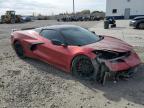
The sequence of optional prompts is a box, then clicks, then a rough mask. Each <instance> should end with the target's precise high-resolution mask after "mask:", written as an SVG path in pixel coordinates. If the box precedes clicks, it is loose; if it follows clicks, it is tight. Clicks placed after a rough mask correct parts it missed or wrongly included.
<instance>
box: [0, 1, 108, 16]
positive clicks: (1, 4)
mask: <svg viewBox="0 0 144 108" xmlns="http://www.w3.org/2000/svg"><path fill="white" fill-rule="evenodd" d="M72 2H73V0H0V14H4V13H5V11H6V10H16V12H17V14H25V15H31V14H32V13H33V12H35V14H39V13H41V14H44V15H50V14H58V13H63V12H72ZM75 8H76V11H81V10H84V9H90V10H91V11H93V10H100V11H105V8H106V0H75Z"/></svg>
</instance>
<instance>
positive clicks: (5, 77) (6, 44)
mask: <svg viewBox="0 0 144 108" xmlns="http://www.w3.org/2000/svg"><path fill="white" fill-rule="evenodd" d="M53 24H62V22H56V21H35V22H30V23H25V24H14V25H11V24H1V25H0V108H144V86H143V85H144V73H143V70H144V66H143V65H141V66H140V67H139V69H138V70H137V74H136V75H135V76H134V77H133V78H130V79H129V81H119V82H117V83H113V81H107V83H106V85H105V86H102V85H100V84H98V83H96V82H94V81H84V80H79V79H76V78H74V77H72V76H71V75H70V74H66V73H64V72H62V71H60V70H58V69H56V68H54V67H52V66H50V65H48V64H45V63H43V62H41V61H38V60H34V59H26V60H21V59H19V58H18V57H17V56H16V54H15V53H14V51H13V49H12V47H11V45H10V32H11V29H13V28H17V29H20V28H24V27H34V26H35V27H40V26H46V25H53ZM66 24H67V23H66ZM69 24H75V25H80V26H82V27H84V28H90V29H91V30H94V31H96V33H97V34H107V35H112V36H116V37H118V38H120V39H123V40H125V41H126V42H128V43H130V44H131V45H133V46H134V48H135V50H136V51H137V53H138V54H139V55H140V57H141V59H142V60H144V48H143V46H144V45H143V44H144V43H143V39H144V37H142V36H143V35H144V31H143V30H135V29H132V28H129V27H128V21H118V22H117V26H118V27H117V28H115V29H109V30H104V29H103V22H71V23H69Z"/></svg>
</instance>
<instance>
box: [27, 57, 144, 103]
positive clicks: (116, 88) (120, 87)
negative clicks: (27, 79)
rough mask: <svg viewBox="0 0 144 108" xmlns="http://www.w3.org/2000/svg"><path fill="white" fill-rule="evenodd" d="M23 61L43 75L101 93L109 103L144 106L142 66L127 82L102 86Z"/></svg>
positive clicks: (36, 62) (34, 61)
mask: <svg viewBox="0 0 144 108" xmlns="http://www.w3.org/2000/svg"><path fill="white" fill-rule="evenodd" d="M24 61H25V62H27V63H28V64H30V65H32V66H34V67H35V68H36V69H37V70H39V71H40V72H41V71H42V72H44V73H45V74H52V75H54V76H56V77H61V78H63V79H66V80H76V81H78V82H80V83H81V84H83V85H84V86H86V87H88V88H89V89H90V90H92V91H93V92H98V91H102V92H103V96H104V97H105V98H106V99H108V100H110V101H114V102H119V101H121V99H125V100H128V101H130V102H133V103H135V104H139V105H144V86H143V84H144V64H142V65H141V66H140V67H139V68H138V70H137V72H136V74H135V75H134V76H133V77H132V78H130V79H129V80H128V81H124V80H120V81H118V82H114V81H107V82H106V84H105V85H104V86H102V85H101V84H99V83H97V82H96V81H92V80H89V81H86V80H81V79H77V78H75V77H73V76H72V75H71V74H67V73H65V72H63V71H61V70H59V69H57V68H55V67H53V66H51V65H49V64H47V63H44V62H41V61H39V60H36V59H26V60H24Z"/></svg>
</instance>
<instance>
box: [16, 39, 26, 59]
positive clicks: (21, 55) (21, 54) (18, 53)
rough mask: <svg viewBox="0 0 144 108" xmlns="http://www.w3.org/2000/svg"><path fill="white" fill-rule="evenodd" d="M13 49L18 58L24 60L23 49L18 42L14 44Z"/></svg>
mask: <svg viewBox="0 0 144 108" xmlns="http://www.w3.org/2000/svg"><path fill="white" fill-rule="evenodd" d="M14 49H15V52H16V54H17V56H18V57H19V58H21V59H24V58H26V56H25V54H24V50H23V47H22V45H21V44H20V43H19V42H18V41H17V42H15V43H14Z"/></svg>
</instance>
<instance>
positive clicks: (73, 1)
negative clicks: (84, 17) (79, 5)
mask: <svg viewBox="0 0 144 108" xmlns="http://www.w3.org/2000/svg"><path fill="white" fill-rule="evenodd" d="M73 14H75V1H74V0H73Z"/></svg>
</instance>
